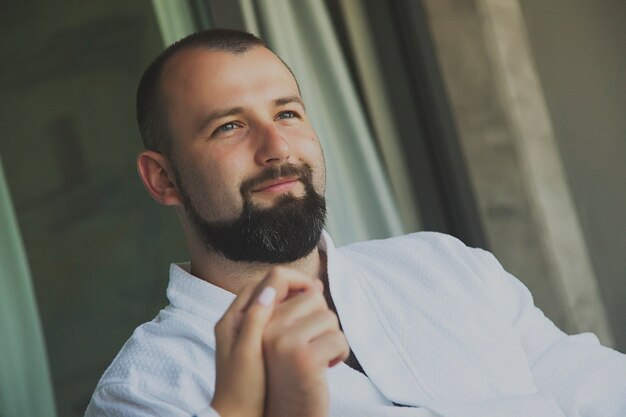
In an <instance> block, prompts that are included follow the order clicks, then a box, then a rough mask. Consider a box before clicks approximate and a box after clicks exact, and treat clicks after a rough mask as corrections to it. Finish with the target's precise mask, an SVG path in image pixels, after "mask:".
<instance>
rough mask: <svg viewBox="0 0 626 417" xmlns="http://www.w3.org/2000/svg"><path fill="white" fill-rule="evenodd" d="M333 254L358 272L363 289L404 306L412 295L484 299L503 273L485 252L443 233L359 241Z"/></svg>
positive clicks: (498, 265)
mask: <svg viewBox="0 0 626 417" xmlns="http://www.w3.org/2000/svg"><path fill="white" fill-rule="evenodd" d="M338 252H339V257H340V258H341V259H342V261H343V262H344V263H345V264H347V265H350V267H351V269H352V270H358V271H359V273H358V275H359V281H360V282H361V283H362V285H365V286H366V287H369V288H370V289H371V290H372V291H373V292H376V293H389V294H390V295H392V298H401V299H403V298H407V301H408V300H409V299H411V298H414V297H415V294H417V293H422V294H423V293H427V294H435V293H436V294H437V295H438V296H441V297H453V298H454V299H456V298H458V297H471V298H473V299H474V300H475V301H476V300H485V299H486V297H490V296H491V295H492V292H493V285H494V280H499V279H500V278H501V277H502V276H503V274H506V272H505V271H504V270H503V269H502V266H501V265H500V263H499V262H498V261H497V260H496V259H495V257H494V256H493V255H491V254H490V253H489V252H487V251H485V250H482V249H478V248H471V247H468V246H467V245H465V244H464V243H463V242H462V241H460V240H459V239H457V238H455V237H453V236H450V235H446V234H443V233H435V232H419V233H412V234H408V235H404V236H399V237H393V238H389V239H380V240H372V241H367V242H360V243H355V244H351V245H348V246H345V247H342V248H340V249H339V250H338Z"/></svg>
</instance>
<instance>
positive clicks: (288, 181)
mask: <svg viewBox="0 0 626 417" xmlns="http://www.w3.org/2000/svg"><path fill="white" fill-rule="evenodd" d="M297 182H298V178H294V177H290V178H279V179H277V180H274V181H270V182H266V183H264V184H263V185H261V186H260V187H258V188H256V189H254V190H252V192H253V193H258V192H262V191H283V190H286V189H289V188H291V187H292V186H293V185H294V184H295V183H297Z"/></svg>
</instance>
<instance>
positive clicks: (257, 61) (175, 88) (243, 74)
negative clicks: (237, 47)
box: [161, 46, 300, 111]
mask: <svg viewBox="0 0 626 417" xmlns="http://www.w3.org/2000/svg"><path fill="white" fill-rule="evenodd" d="M161 89H162V93H163V96H164V98H165V100H166V102H167V103H168V107H169V108H170V109H172V108H173V109H176V108H181V107H183V108H185V109H187V110H189V111H192V110H193V108H194V107H196V106H201V107H203V108H207V107H211V108H223V107H229V106H242V105H246V101H248V100H254V99H257V100H258V99H262V98H264V97H266V98H267V99H269V100H273V99H275V98H277V97H273V96H275V95H278V96H281V95H283V96H285V95H298V96H299V95H300V94H299V91H298V86H297V84H296V81H295V79H294V77H293V75H292V74H291V72H290V71H289V69H288V68H287V67H286V66H285V64H283V62H282V61H281V60H280V59H279V58H278V57H277V56H276V55H275V54H274V53H272V52H271V51H270V50H268V49H266V48H264V47H260V46H259V47H253V48H251V49H249V50H248V51H246V52H243V53H234V52H226V51H218V50H211V49H203V48H194V49H189V50H185V51H181V52H179V53H178V54H176V55H175V56H174V57H172V58H171V60H170V61H169V62H168V63H167V64H166V65H165V67H164V69H163V73H162V77H161Z"/></svg>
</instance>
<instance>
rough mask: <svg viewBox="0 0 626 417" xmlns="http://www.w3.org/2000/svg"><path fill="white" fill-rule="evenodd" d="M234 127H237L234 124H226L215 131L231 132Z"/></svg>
mask: <svg viewBox="0 0 626 417" xmlns="http://www.w3.org/2000/svg"><path fill="white" fill-rule="evenodd" d="M236 127H237V125H236V124H234V123H226V124H225V125H222V126H220V127H218V128H217V130H219V131H220V132H228V131H229V130H233V129H235V128H236Z"/></svg>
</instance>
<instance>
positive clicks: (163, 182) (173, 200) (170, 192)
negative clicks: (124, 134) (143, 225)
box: [137, 151, 182, 206]
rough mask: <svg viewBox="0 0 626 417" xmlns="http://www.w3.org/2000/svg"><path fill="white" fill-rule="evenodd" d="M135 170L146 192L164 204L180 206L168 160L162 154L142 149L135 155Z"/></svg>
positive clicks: (180, 201) (179, 198)
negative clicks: (142, 150)
mask: <svg viewBox="0 0 626 417" xmlns="http://www.w3.org/2000/svg"><path fill="white" fill-rule="evenodd" d="M137 171H138V172H139V177H140V178H141V181H142V182H143V185H144V187H146V190H147V191H148V193H149V194H150V195H151V196H152V198H154V199H155V200H156V201H157V202H158V203H159V204H163V205H164V206H181V205H182V199H181V197H180V194H179V192H178V188H177V186H176V183H175V182H174V172H173V171H172V167H171V165H170V162H169V161H168V160H167V158H165V157H164V156H163V155H162V154H160V153H158V152H154V151H144V152H142V153H140V154H139V156H138V157H137Z"/></svg>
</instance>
